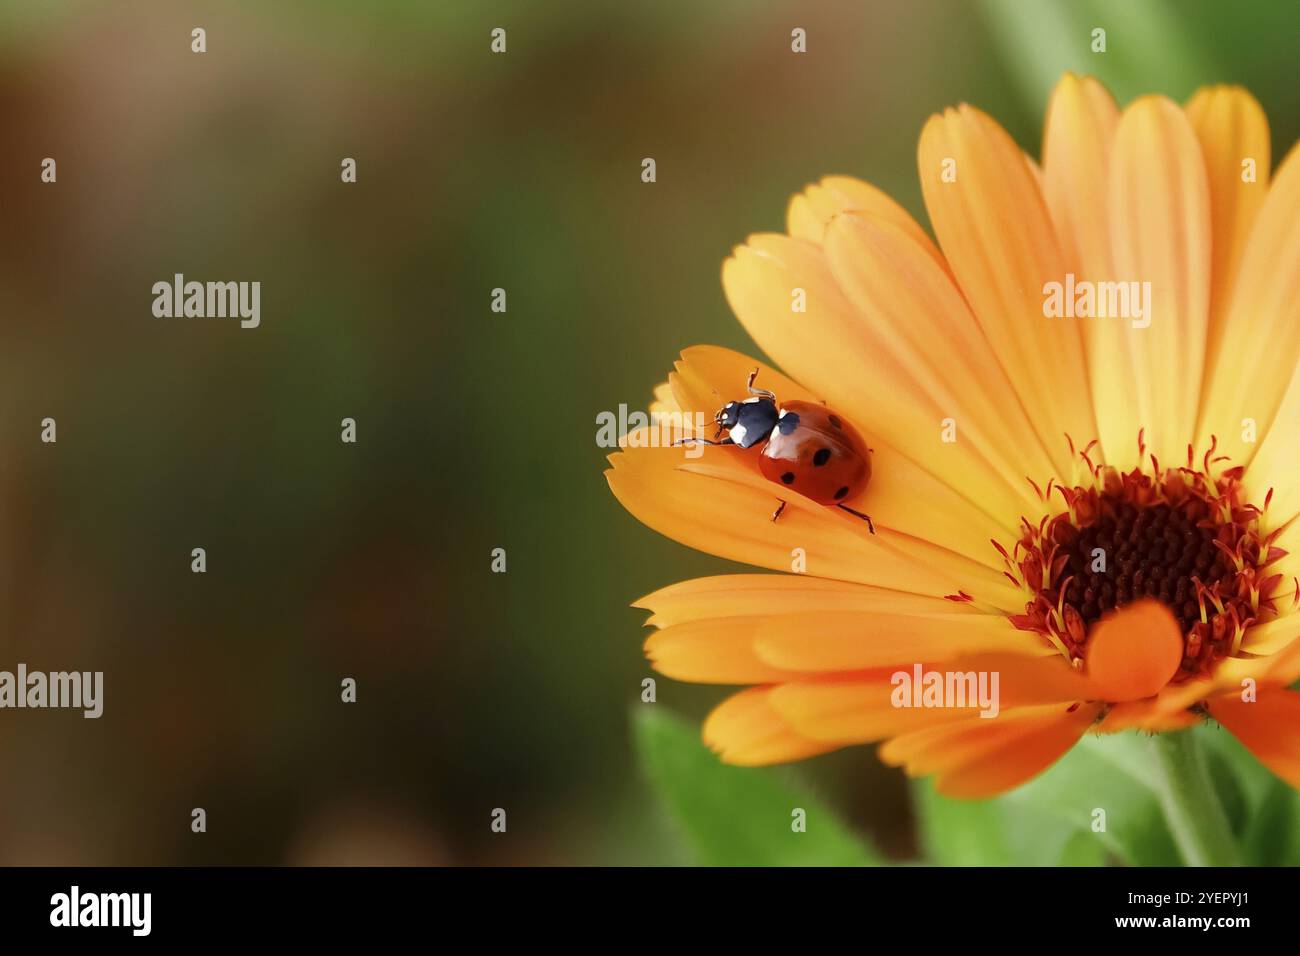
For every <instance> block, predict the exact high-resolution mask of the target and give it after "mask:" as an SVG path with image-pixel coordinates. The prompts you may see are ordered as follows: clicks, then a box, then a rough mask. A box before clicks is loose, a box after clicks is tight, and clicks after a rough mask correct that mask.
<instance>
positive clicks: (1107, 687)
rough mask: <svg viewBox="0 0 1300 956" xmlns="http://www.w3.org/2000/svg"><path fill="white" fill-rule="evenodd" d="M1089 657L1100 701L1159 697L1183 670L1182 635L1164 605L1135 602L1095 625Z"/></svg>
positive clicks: (1153, 602) (1088, 660) (1091, 679)
mask: <svg viewBox="0 0 1300 956" xmlns="http://www.w3.org/2000/svg"><path fill="white" fill-rule="evenodd" d="M1084 656H1085V661H1086V665H1087V666H1086V673H1087V675H1088V679H1089V681H1090V682H1091V683H1092V686H1093V687H1094V688H1095V690H1096V693H1097V696H1098V697H1100V698H1102V699H1104V700H1110V701H1126V700H1140V699H1141V698H1143V697H1151V696H1154V695H1155V694H1157V693H1159V692H1160V690H1161V688H1163V687H1164V686H1165V685H1166V684H1167V683H1169V679H1170V678H1171V677H1173V676H1174V674H1175V672H1176V671H1177V670H1178V665H1179V664H1180V663H1181V662H1182V659H1183V635H1182V633H1181V631H1180V630H1179V628H1178V622H1177V621H1176V620H1174V616H1173V614H1171V613H1170V612H1169V609H1168V608H1167V607H1165V606H1164V605H1163V604H1161V603H1160V602H1159V601H1155V600H1142V601H1136V602H1134V603H1133V604H1130V605H1128V606H1127V607H1125V608H1123V609H1122V610H1119V611H1116V612H1115V613H1113V614H1110V615H1108V616H1107V617H1104V618H1102V619H1101V620H1100V621H1099V622H1098V623H1097V624H1095V625H1094V626H1093V628H1092V633H1091V634H1089V635H1088V643H1087V647H1086V650H1085V652H1084Z"/></svg>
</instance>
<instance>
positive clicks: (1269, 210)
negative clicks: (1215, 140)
mask: <svg viewBox="0 0 1300 956" xmlns="http://www.w3.org/2000/svg"><path fill="white" fill-rule="evenodd" d="M1298 351H1300V146H1297V147H1295V148H1293V149H1292V150H1291V152H1290V153H1289V154H1288V155H1287V157H1286V159H1285V160H1283V161H1282V165H1281V166H1279V167H1278V170H1277V174H1276V175H1275V176H1274V177H1273V183H1272V186H1271V187H1270V188H1269V191H1268V195H1267V196H1266V197H1265V199H1264V204H1263V206H1262V207H1261V209H1260V210H1259V214H1258V216H1256V218H1255V226H1254V229H1253V230H1252V231H1251V235H1250V241H1249V242H1248V244H1247V246H1246V252H1245V255H1244V257H1243V258H1242V261H1241V268H1240V272H1239V273H1238V277H1237V283H1236V286H1235V289H1234V291H1233V296H1232V303H1231V306H1230V307H1229V310H1228V318H1227V324H1226V326H1225V329H1224V339H1223V346H1222V349H1221V350H1220V359H1219V361H1218V362H1217V363H1216V365H1215V367H1214V368H1213V369H1212V375H1211V378H1210V381H1209V383H1208V384H1209V388H1208V389H1207V392H1206V395H1205V396H1204V402H1205V405H1204V410H1203V413H1202V416H1201V434H1202V435H1208V434H1211V433H1213V434H1217V435H1218V436H1219V448H1220V451H1224V452H1225V453H1226V454H1229V455H1232V456H1233V463H1234V464H1240V463H1244V462H1246V461H1249V462H1250V468H1249V470H1248V471H1247V473H1246V476H1247V481H1248V482H1249V483H1250V484H1251V486H1252V488H1251V490H1252V493H1253V494H1254V495H1256V496H1258V497H1259V499H1261V501H1260V502H1259V503H1262V497H1263V493H1264V492H1266V491H1267V490H1268V489H1269V488H1270V487H1271V488H1273V489H1274V496H1273V502H1272V504H1271V506H1270V508H1269V517H1270V518H1271V519H1272V520H1273V522H1274V523H1275V524H1277V525H1281V524H1283V523H1285V522H1286V521H1289V520H1290V519H1291V518H1293V517H1295V516H1296V515H1297V514H1300V469H1298V468H1296V467H1295V462H1296V459H1297V458H1300V374H1297V372H1296V368H1295V366H1296V360H1295V357H1296V353H1297V352H1298ZM1247 418H1250V419H1253V420H1254V422H1255V430H1256V432H1257V435H1258V439H1259V443H1258V445H1251V444H1249V443H1248V442H1244V441H1243V440H1242V438H1243V436H1242V429H1243V420H1244V419H1247ZM1252 452H1253V453H1254V454H1253V457H1252V455H1251V453H1252Z"/></svg>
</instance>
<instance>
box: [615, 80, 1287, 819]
mask: <svg viewBox="0 0 1300 956" xmlns="http://www.w3.org/2000/svg"><path fill="white" fill-rule="evenodd" d="M1295 156H1296V153H1295V151H1292V153H1291V155H1290V157H1289V158H1288V159H1287V161H1286V162H1284V163H1283V164H1282V166H1281V167H1280V168H1279V170H1278V172H1277V175H1276V176H1274V177H1272V182H1271V184H1270V168H1269V134H1268V126H1267V121H1266V119H1265V117H1264V114H1263V112H1262V110H1261V109H1260V107H1259V105H1258V104H1257V103H1256V101H1255V100H1254V99H1253V98H1252V97H1251V96H1250V94H1249V93H1247V92H1246V91H1244V90H1241V89H1237V88H1229V87H1215V88H1212V89H1206V90H1202V91H1201V92H1199V93H1198V94H1197V95H1196V96H1195V97H1193V98H1192V100H1191V101H1190V102H1189V103H1188V104H1187V105H1186V106H1185V107H1181V108H1180V107H1179V106H1178V105H1176V104H1175V103H1173V102H1171V101H1169V100H1168V99H1165V98H1164V97H1160V96H1146V97H1142V98H1140V99H1138V100H1137V101H1135V102H1134V103H1132V104H1131V105H1129V106H1128V107H1127V108H1126V109H1124V110H1120V109H1119V108H1118V107H1117V106H1116V105H1115V103H1114V101H1113V100H1112V98H1111V97H1110V95H1109V93H1107V92H1106V90H1105V89H1104V88H1102V87H1101V86H1100V85H1099V84H1098V83H1097V82H1095V81H1094V80H1092V79H1090V78H1079V77H1075V76H1072V75H1066V76H1065V77H1064V78H1063V79H1062V81H1061V83H1060V84H1059V86H1058V87H1057V89H1056V91H1055V93H1054V94H1053V96H1052V100H1051V104H1050V107H1049V109H1048V114H1047V120H1046V133H1045V136H1044V148H1043V161H1042V166H1041V169H1040V168H1039V166H1038V165H1037V164H1035V162H1034V161H1033V160H1032V159H1030V158H1029V157H1027V156H1026V155H1025V154H1024V153H1023V152H1022V151H1021V150H1020V148H1019V147H1018V146H1017V145H1016V144H1015V143H1014V142H1013V141H1012V139H1011V138H1010V137H1009V136H1008V135H1007V133H1006V132H1005V131H1004V130H1003V129H1002V128H1001V127H1000V126H999V125H998V124H997V123H996V122H995V121H994V120H992V119H991V118H990V117H988V116H986V115H985V114H984V113H982V112H980V111H979V110H977V109H975V108H973V107H970V106H965V105H963V106H960V107H958V108H956V109H950V110H947V111H945V112H944V113H943V114H942V115H936V116H933V117H931V118H930V120H929V122H928V123H926V125H925V128H924V130H923V131H922V133H921V140H920V146H919V150H918V160H919V171H920V177H921V186H922V190H923V194H924V197H925V205H926V208H927V210H928V212H929V217H930V221H931V224H932V226H933V229H934V234H935V236H936V238H937V240H938V243H937V245H936V243H935V242H934V241H932V240H931V238H930V237H929V235H927V233H926V232H925V230H924V229H923V228H922V227H921V226H919V225H918V224H917V223H916V222H915V221H914V220H913V219H912V218H911V217H910V216H909V215H908V214H907V212H905V211H904V210H903V209H902V207H900V206H899V205H898V204H897V203H895V202H894V201H893V200H891V199H890V198H889V197H888V196H886V195H884V194H883V193H881V192H880V191H878V190H876V189H875V188H873V187H872V186H869V185H867V184H866V183H863V182H859V181H857V180H854V179H850V178H846V177H838V176H836V177H828V178H826V179H824V180H822V182H821V183H819V184H817V185H814V186H810V187H809V188H808V189H807V190H805V191H804V192H803V193H802V194H801V195H798V196H796V197H795V198H794V199H793V200H792V201H791V203H790V207H789V213H788V234H786V235H773V234H765V235H756V236H752V237H750V239H749V241H748V243H747V244H746V245H744V246H740V247H738V248H737V249H736V251H735V254H734V255H733V256H732V257H731V258H730V259H728V260H727V262H726V263H725V265H724V266H723V272H722V278H723V285H724V287H725V289H726V294H727V299H728V301H729V302H730V304H731V307H732V309H733V310H734V311H735V313H736V315H737V316H738V317H739V319H740V321H741V322H742V323H743V324H744V326H745V328H746V329H747V330H748V331H749V333H750V334H751V335H752V336H753V338H754V340H755V341H756V342H757V343H758V345H759V346H760V347H761V348H762V349H763V350H764V351H765V352H766V353H767V354H769V355H771V356H772V357H773V359H775V360H776V361H777V362H778V363H779V364H780V365H781V367H782V368H783V369H784V370H785V372H786V373H788V377H787V375H783V374H781V373H780V372H778V371H775V370H773V369H772V368H769V367H767V366H765V365H763V364H762V363H760V362H756V361H755V360H754V359H751V358H748V357H745V356H743V355H740V354H737V353H734V352H731V351H728V350H725V349H720V348H714V347H709V346H701V347H696V348H691V349H687V350H686V351H685V352H683V353H682V359H681V361H680V362H678V363H677V366H676V370H675V371H674V372H673V373H672V374H671V375H670V376H669V379H668V382H667V384H666V385H662V386H660V387H659V388H658V389H657V390H656V401H655V403H654V405H653V406H652V409H651V410H652V412H658V413H676V412H682V413H690V414H692V415H693V414H694V413H702V414H703V415H705V416H707V418H706V419H705V420H706V421H712V419H713V416H714V413H715V412H716V411H717V409H718V408H719V407H720V406H721V405H723V404H724V403H725V402H728V401H731V400H733V399H738V398H743V397H745V382H746V379H747V378H748V375H749V373H750V372H751V371H752V370H753V369H754V368H756V367H757V368H759V369H760V371H759V373H758V379H757V385H759V386H761V387H762V388H765V389H769V390H771V391H772V392H774V393H775V394H776V395H777V397H778V401H780V402H786V401H791V400H804V401H816V402H825V403H826V404H827V405H828V406H829V407H830V408H832V409H834V410H835V411H836V412H838V413H839V414H841V415H843V416H845V417H846V418H848V419H849V420H850V421H851V422H852V423H853V424H854V425H855V426H856V428H857V429H858V430H859V431H860V432H861V433H862V434H863V435H864V436H865V437H866V440H867V442H868V444H870V445H871V446H872V448H873V450H874V454H873V469H872V478H871V481H870V483H869V485H868V486H867V488H866V490H865V491H864V492H863V493H862V494H861V495H860V496H858V497H857V498H856V499H855V500H853V501H849V502H848V504H850V505H851V506H853V507H854V508H856V509H858V510H860V511H863V512H865V513H867V514H870V515H871V516H872V518H873V519H874V522H875V528H876V531H877V533H876V534H874V535H873V534H871V533H870V531H869V530H868V529H867V527H866V526H865V523H864V522H862V521H860V520H859V519H858V518H856V517H854V516H853V515H851V514H848V513H846V512H844V511H841V510H838V509H835V508H831V507H826V506H824V505H820V504H816V503H815V502H813V501H811V500H809V499H807V498H804V497H802V496H801V495H799V494H796V493H793V492H792V491H791V490H790V489H789V488H785V487H782V486H780V485H778V484H774V483H773V482H771V481H768V480H766V479H765V478H764V477H763V476H762V474H761V473H760V471H759V468H758V462H757V457H756V456H757V454H758V453H759V451H758V449H759V447H761V446H755V447H754V448H750V449H741V448H739V447H736V446H722V447H702V446H699V445H692V446H687V447H681V446H677V447H672V446H669V447H663V446H662V445H661V446H660V447H647V446H646V442H645V441H643V440H642V439H644V438H645V437H646V436H637V435H634V436H631V440H630V441H627V442H625V447H624V448H623V450H622V451H620V452H619V453H617V454H615V455H613V456H611V459H610V461H611V465H612V468H611V469H610V470H609V471H608V472H607V473H606V474H607V477H608V480H609V484H610V487H611V488H612V490H613V492H614V494H615V495H616V496H617V497H618V499H619V501H621V502H622V503H623V505H624V506H625V507H626V508H627V509H628V510H629V511H631V512H632V513H633V514H634V515H635V516H636V517H637V518H639V519H640V520H641V521H643V522H644V523H645V524H647V525H649V526H650V527H651V528H654V529H655V530H657V531H660V532H661V533H663V534H666V535H669V536H670V537H673V538H675V539H677V540H678V541H681V542H683V543H685V544H687V545H689V546H691V547H694V548H698V549H700V550H702V551H707V552H710V553H712V554H716V555H721V556H723V557H726V558H731V559H734V560H737V561H742V562H745V563H748V564H751V565H756V566H759V567H764V568H769V569H773V570H777V571H785V572H790V571H794V572H797V573H787V574H777V575H772V574H739V575H725V576H720V577H713V578H705V579H700V580H694V581H685V582H683V583H680V584H677V585H674V586H672V587H668V588H665V589H664V590H661V591H658V592H656V593H654V594H651V595H650V596H648V597H646V598H644V599H642V600H641V601H640V602H638V606H640V607H645V608H647V609H649V610H650V611H651V612H652V617H651V618H650V621H649V623H650V624H652V625H654V627H655V628H656V630H655V632H654V634H653V635H652V636H651V637H650V638H649V640H648V641H647V643H646V651H647V654H648V655H649V657H650V659H651V661H653V663H654V666H655V667H656V668H657V669H658V670H659V671H661V672H662V673H664V674H667V675H669V676H671V677H674V678H677V679H680V680H686V681H699V682H706V683H719V684H733V685H753V686H749V687H748V688H747V689H745V690H742V691H740V692H739V693H736V694H735V695H734V696H732V697H730V698H729V699H727V700H726V701H724V702H723V703H722V704H721V705H720V706H719V707H718V708H717V709H716V710H715V711H714V712H713V713H712V715H711V716H710V717H709V719H708V721H707V722H706V724H705V727H704V738H705V740H706V741H707V742H708V743H709V744H710V745H711V746H712V747H713V748H714V749H716V750H717V751H718V752H719V753H720V754H721V756H722V758H723V759H724V760H726V761H728V762H731V763H737V764H768V763H776V762H782V761H790V760H797V759H801V758H804V757H808V756H811V755H813V754H818V753H823V752H825V751H829V750H834V749H837V748H839V747H844V746H847V745H851V744H863V743H874V742H883V744H882V746H881V747H880V751H879V752H880V756H881V757H882V759H883V760H885V761H886V762H888V763H890V764H893V765H900V766H903V767H904V768H905V769H906V770H907V772H908V773H909V774H912V775H921V774H935V775H937V780H936V783H937V786H938V787H939V789H940V790H941V791H943V792H945V793H948V794H950V795H956V796H964V797H983V796H989V795H993V794H996V793H998V792H1000V791H1002V790H1005V789H1007V788H1010V787H1013V786H1016V785H1018V784H1020V783H1022V782H1024V781H1025V780H1027V779H1029V778H1030V777H1032V776H1034V775H1035V774H1037V773H1038V772H1040V771H1041V770H1043V769H1044V768H1046V767H1048V766H1049V765H1051V764H1052V763H1053V762H1054V761H1056V760H1057V759H1058V758H1059V757H1060V756H1061V755H1062V754H1064V753H1065V752H1066V751H1067V750H1069V749H1070V747H1072V746H1073V745H1074V743H1075V742H1076V741H1077V740H1078V739H1079V737H1080V736H1081V735H1082V734H1084V733H1085V732H1096V733H1113V732H1117V731H1121V730H1126V729H1131V728H1138V729H1141V730H1145V731H1151V732H1163V731H1176V730H1179V729H1182V728H1185V727H1188V726H1190V725H1192V724H1194V723H1196V722H1198V721H1200V720H1205V719H1212V720H1215V721H1218V722H1219V723H1221V724H1223V725H1224V726H1225V727H1227V728H1228V729H1229V730H1230V731H1231V732H1232V733H1234V734H1235V735H1236V736H1237V737H1238V738H1239V739H1240V740H1241V741H1242V742H1243V743H1244V744H1245V745H1246V746H1247V747H1249V748H1250V749H1251V750H1252V751H1253V752H1254V753H1255V754H1256V755H1257V756H1258V757H1259V759H1260V760H1261V761H1263V762H1264V763H1265V764H1267V765H1268V766H1269V767H1270V768H1272V769H1273V771H1275V772H1276V773H1277V774H1279V775H1280V776H1282V777H1283V778H1285V779H1286V780H1287V781H1288V782H1290V783H1291V784H1292V785H1294V786H1300V694H1297V693H1295V692H1293V691H1291V690H1289V689H1287V688H1288V686H1289V685H1290V684H1291V683H1293V682H1294V681H1295V680H1296V679H1297V678H1300V644H1298V643H1297V642H1296V641H1295V637H1296V636H1297V634H1300V616H1298V615H1297V614H1296V606H1297V602H1298V601H1300V582H1298V581H1297V579H1296V574H1297V572H1298V571H1300V567H1298V566H1297V560H1296V558H1294V557H1292V556H1291V555H1289V554H1288V551H1295V550H1296V549H1295V546H1294V541H1293V540H1292V539H1294V538H1295V537H1297V535H1300V532H1294V533H1293V532H1292V531H1291V528H1292V526H1293V524H1294V522H1293V519H1294V518H1295V517H1296V516H1297V515H1298V514H1300V467H1297V465H1296V463H1297V462H1298V461H1300V375H1298V374H1296V373H1297V367H1296V366H1297V358H1298V357H1300V160H1297V159H1296V158H1295ZM800 293H801V295H802V300H803V302H805V303H806V311H797V310H795V309H794V308H792V302H796V301H799V299H800ZM1130 293H1131V295H1130ZM1125 296H1128V298H1125ZM1117 313H1118V314H1117ZM1193 449H1195V451H1193ZM778 500H785V501H786V502H787V507H786V508H785V510H784V512H783V513H782V514H781V516H780V519H779V520H777V521H773V520H772V513H773V509H774V507H775V506H776V503H777V501H778ZM916 665H920V666H921V667H922V668H923V669H924V670H926V671H935V672H941V673H945V674H963V673H976V674H996V675H997V678H998V685H997V686H998V697H999V706H998V712H997V715H996V717H995V718H994V719H986V718H985V717H982V716H981V712H980V710H979V709H976V708H972V707H961V706H940V707H913V706H898V704H899V703H900V701H899V698H898V696H897V694H896V690H897V686H898V684H899V680H900V679H899V678H896V677H895V675H896V674H899V673H900V672H902V673H908V674H910V673H912V672H913V668H914V667H915V666H916ZM950 703H951V702H950Z"/></svg>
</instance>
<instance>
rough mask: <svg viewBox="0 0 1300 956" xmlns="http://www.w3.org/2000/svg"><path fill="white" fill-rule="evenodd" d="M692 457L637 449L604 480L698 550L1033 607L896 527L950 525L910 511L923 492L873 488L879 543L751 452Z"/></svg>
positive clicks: (869, 501)
mask: <svg viewBox="0 0 1300 956" xmlns="http://www.w3.org/2000/svg"><path fill="white" fill-rule="evenodd" d="M693 451H694V452H697V453H698V454H697V455H696V457H687V455H686V454H685V453H684V452H685V450H684V449H683V448H681V447H678V448H672V447H633V448H628V449H627V450H626V451H623V452H620V453H618V454H615V455H611V456H610V458H609V461H610V464H611V466H612V467H611V468H610V470H608V471H606V472H605V477H606V480H607V481H608V482H609V486H610V489H611V490H612V491H613V492H614V495H615V497H617V498H618V500H619V502H620V503H621V504H622V505H623V506H624V507H625V508H626V509H627V510H628V511H630V512H631V513H632V514H633V515H634V516H635V517H636V518H637V519H638V520H640V521H642V522H643V523H645V524H646V525H648V526H650V527H651V528H653V529H655V530H656V531H659V532H660V533H661V534H664V535H667V536H668V537H670V538H673V539H674V540H676V541H680V542H681V543H682V544H685V545H687V546H689V547H692V548H695V549H696V550H699V551H704V552H707V553H709V554H716V555H719V556H720V557H725V558H730V559H731V560H734V561H741V562H744V563H747V564H751V565H757V566H759V567H767V568H772V569H774V570H783V571H789V570H792V569H793V567H794V563H795V562H796V561H799V562H801V563H802V564H803V565H804V566H805V567H806V569H807V572H808V573H809V574H815V575H817V576H819V577H827V578H836V579H839V580H842V581H859V582H862V583H868V584H875V585H877V586H881V587H887V588H892V589H894V590H900V591H911V592H914V593H917V594H927V595H930V596H933V597H943V596H944V595H946V594H953V593H956V592H957V591H965V592H966V593H968V594H973V595H977V596H978V597H979V598H980V599H981V601H983V602H985V603H986V604H991V605H993V606H996V607H999V608H1002V609H1004V610H1009V611H1013V610H1015V609H1017V607H1018V606H1019V607H1023V605H1024V597H1023V596H1022V594H1021V592H1020V591H1019V589H1017V588H1014V587H1012V586H1011V584H1010V582H1009V581H1008V580H1007V579H1006V578H1004V577H1003V576H1002V575H1001V574H1000V573H999V572H998V571H997V570H995V569H994V568H993V567H991V566H990V565H987V564H981V563H977V562H976V561H974V560H971V559H968V558H966V557H963V556H961V555H959V554H957V553H954V552H952V551H949V550H946V549H944V548H942V547H940V546H938V545H935V544H932V543H930V542H929V541H927V540H924V539H921V538H918V537H915V536H913V535H912V534H910V533H907V532H903V531H899V530H897V529H896V528H895V526H894V522H895V521H896V520H897V521H902V522H903V523H904V524H908V523H915V522H916V521H918V520H926V521H933V522H936V523H935V525H934V527H936V528H938V527H940V526H941V524H942V522H941V521H939V519H938V518H935V517H934V515H933V513H932V512H927V511H926V510H925V507H924V505H927V504H928V505H932V504H933V503H932V502H921V503H920V504H918V505H914V506H912V507H911V509H910V510H909V506H908V502H909V501H910V498H909V497H908V496H909V494H910V493H911V492H912V489H913V487H914V486H908V485H902V486H894V485H892V484H891V482H890V481H889V480H882V481H880V482H879V483H876V482H875V481H874V479H873V485H872V487H871V488H868V490H867V493H866V495H865V496H863V499H862V500H863V501H864V502H865V503H866V504H865V509H866V510H868V512H869V513H872V515H873V517H874V518H875V521H876V525H875V526H876V531H877V533H876V534H871V533H869V531H868V529H867V528H866V522H864V521H862V520H860V519H858V518H856V517H854V516H852V515H849V514H847V513H845V512H843V511H840V510H838V509H836V508H828V507H826V506H824V505H819V504H817V503H815V502H813V501H811V500H810V499H808V498H805V497H804V496H803V495H799V494H793V493H791V492H789V490H788V489H784V488H782V487H781V486H779V485H774V484H773V483H772V482H770V481H768V480H767V479H765V478H764V477H763V476H762V475H761V474H760V473H759V472H758V469H757V467H756V465H755V464H754V462H753V461H752V457H753V455H752V450H750V451H745V450H742V449H739V448H735V447H730V446H724V447H714V448H699V447H696V448H695V449H693ZM902 467H903V465H900V466H899V468H900V469H901V468H902ZM896 478H897V476H896V475H895V480H896ZM778 500H784V501H785V502H786V508H785V510H784V512H783V513H782V515H781V519H780V520H779V521H772V520H771V516H772V513H773V511H774V510H775V508H776V506H777V502H778ZM855 507H859V508H863V507H864V505H862V504H856V503H855ZM932 533H933V534H935V535H936V536H937V535H938V531H933V532H932ZM971 547H972V548H973V547H974V544H973V543H972V544H971Z"/></svg>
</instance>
